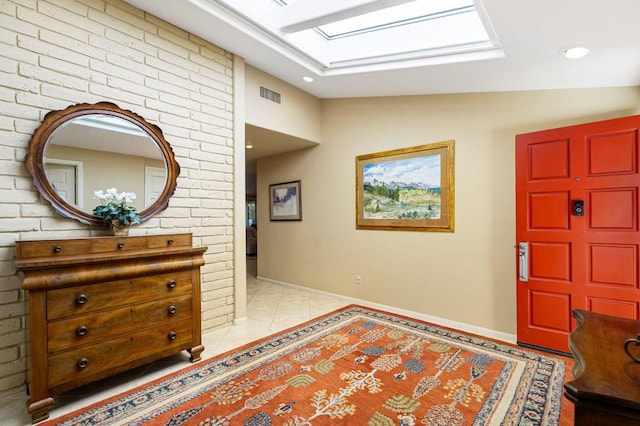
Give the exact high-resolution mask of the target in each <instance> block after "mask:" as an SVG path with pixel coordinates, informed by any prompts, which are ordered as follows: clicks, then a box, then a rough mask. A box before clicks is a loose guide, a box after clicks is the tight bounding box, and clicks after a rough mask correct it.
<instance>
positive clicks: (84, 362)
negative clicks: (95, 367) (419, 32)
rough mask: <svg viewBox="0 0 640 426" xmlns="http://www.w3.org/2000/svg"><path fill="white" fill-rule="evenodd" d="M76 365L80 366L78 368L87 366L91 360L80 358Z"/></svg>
mask: <svg viewBox="0 0 640 426" xmlns="http://www.w3.org/2000/svg"><path fill="white" fill-rule="evenodd" d="M76 365H77V366H78V368H85V367H86V366H87V365H89V360H88V359H86V358H85V357H82V358H78V362H76Z"/></svg>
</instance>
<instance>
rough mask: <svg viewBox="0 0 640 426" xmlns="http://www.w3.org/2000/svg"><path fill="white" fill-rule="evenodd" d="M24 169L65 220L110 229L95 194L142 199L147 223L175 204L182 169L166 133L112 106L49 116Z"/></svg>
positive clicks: (138, 205) (139, 205)
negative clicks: (130, 194)
mask: <svg viewBox="0 0 640 426" xmlns="http://www.w3.org/2000/svg"><path fill="white" fill-rule="evenodd" d="M24 165H25V168H26V169H27V171H28V172H29V174H30V175H31V176H32V177H33V185H34V187H35V188H36V190H37V191H38V193H39V194H40V196H41V197H42V198H43V199H44V200H46V201H48V202H49V203H51V206H52V207H53V208H54V209H55V211H56V212H58V213H59V214H61V215H62V216H65V217H68V218H71V219H75V220H77V221H79V222H82V223H85V224H87V225H96V226H104V222H103V221H102V218H100V217H98V216H94V215H93V213H92V212H93V209H94V208H95V207H96V206H97V205H98V204H99V201H98V200H96V199H95V195H94V192H95V191H97V190H106V189H108V188H116V190H117V191H118V192H133V193H135V194H136V200H135V203H133V204H132V205H133V206H134V207H135V208H136V210H137V211H138V213H139V214H140V219H141V220H142V221H143V222H144V221H146V220H148V219H150V218H151V217H153V216H155V215H156V214H158V213H159V212H161V211H162V210H164V209H166V208H167V206H168V205H169V200H170V199H171V196H172V195H173V193H174V191H175V189H176V185H177V180H178V176H179V175H180V165H179V164H178V163H177V162H176V160H175V156H174V154H173V150H172V149H171V146H170V145H169V142H167V140H166V139H165V138H164V135H163V133H162V130H161V129H160V128H159V127H158V126H156V125H154V124H151V123H149V122H148V121H147V120H145V119H144V118H143V117H142V116H140V115H138V114H136V113H135V112H133V111H129V110H124V109H122V108H120V107H119V106H118V105H116V104H114V103H111V102H98V103H95V104H87V103H82V104H76V105H70V106H68V107H67V108H65V109H62V110H57V111H49V112H48V113H47V114H46V115H45V117H44V120H43V121H42V123H41V124H40V126H38V128H37V129H36V130H35V131H34V132H33V136H32V137H31V141H29V150H28V151H27V154H26V156H25V159H24Z"/></svg>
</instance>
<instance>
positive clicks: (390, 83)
mask: <svg viewBox="0 0 640 426" xmlns="http://www.w3.org/2000/svg"><path fill="white" fill-rule="evenodd" d="M127 1H128V3H131V4H133V5H135V6H137V7H139V8H141V9H143V10H146V11H148V12H149V13H151V14H153V15H155V16H157V17H159V18H162V19H164V20H166V21H168V22H170V23H173V24H174V25H177V26H179V27H181V28H183V29H185V30H187V31H190V32H192V33H193V34H196V35H198V36H200V37H202V38H204V39H206V40H209V41H211V42H212V43H214V44H216V45H218V46H220V47H222V48H224V49H226V50H228V51H230V52H231V53H234V54H237V55H240V56H242V57H244V58H245V60H246V62H247V63H248V64H250V65H252V66H254V67H256V68H259V69H261V70H263V71H265V72H267V73H269V74H271V75H273V76H275V77H278V78H280V79H282V80H284V81H286V82H288V83H290V84H292V85H294V86H296V87H299V88H300V89H302V90H304V91H306V92H308V93H310V94H312V95H315V96H317V97H318V98H341V97H366V96H392V95H416V94H436V93H469V92H493V91H513V90H539V89H558V88H582V87H608V86H636V85H640V25H639V24H638V20H639V19H640V1H639V0H609V1H604V0H483V2H482V3H479V2H476V5H477V6H479V7H480V8H482V7H483V6H484V9H485V10H486V13H487V15H488V17H489V19H490V21H491V24H492V25H493V29H494V31H495V34H496V36H497V39H498V41H499V43H500V45H501V46H502V49H503V52H504V57H501V58H500V57H498V58H494V59H486V60H474V61H471V62H454V63H448V64H442V65H427V66H417V67H413V68H405V69H395V70H380V71H370V72H351V71H350V73H347V74H338V73H333V72H332V70H330V69H329V70H326V69H324V70H323V69H322V68H321V67H319V66H317V65H315V64H314V63H313V61H310V60H309V56H308V55H307V54H305V53H304V52H300V51H299V50H298V49H297V48H294V47H292V46H290V45H286V44H284V43H282V42H281V40H280V39H279V38H278V37H277V34H276V35H274V33H271V32H269V31H268V30H265V28H264V26H263V25H262V24H260V23H258V22H256V21H255V20H253V19H251V18H247V17H242V16H239V15H238V13H237V11H233V12H234V13H231V12H229V10H230V8H229V5H230V4H232V3H234V1H231V0H171V1H158V0H127ZM300 1H302V0H300ZM325 1H327V2H330V0H325ZM342 1H344V2H347V1H350V2H356V3H357V2H358V1H359V2H360V3H363V2H366V1H364V0H342ZM368 1H369V2H371V1H373V0H368ZM330 3H336V1H332V2H330ZM330 3H327V5H329V4H330ZM574 45H582V46H586V47H588V48H589V49H590V53H589V55H588V56H587V57H585V58H582V59H578V60H568V59H566V58H565V57H564V56H562V55H561V51H562V50H563V49H564V48H566V47H569V46H574ZM304 75H311V76H313V77H314V78H315V81H314V82H313V83H305V82H303V81H302V77H303V76H304Z"/></svg>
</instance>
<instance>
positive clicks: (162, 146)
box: [25, 102, 180, 225]
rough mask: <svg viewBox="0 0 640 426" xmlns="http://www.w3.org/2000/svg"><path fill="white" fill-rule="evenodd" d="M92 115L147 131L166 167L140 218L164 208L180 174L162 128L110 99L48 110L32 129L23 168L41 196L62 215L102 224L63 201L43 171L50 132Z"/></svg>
mask: <svg viewBox="0 0 640 426" xmlns="http://www.w3.org/2000/svg"><path fill="white" fill-rule="evenodd" d="M92 114H93V115H99V116H110V117H117V118H120V119H122V120H126V121H127V122H128V123H130V124H133V125H135V126H137V127H138V128H139V129H140V130H142V131H143V132H144V133H146V134H147V135H148V136H149V138H150V139H151V140H152V141H153V142H154V143H155V145H157V148H158V149H159V150H160V153H161V156H162V159H163V160H164V166H165V169H166V182H165V186H164V189H163V190H162V192H161V193H160V194H159V195H158V197H157V199H156V200H155V201H154V202H153V203H151V204H150V205H148V206H146V205H145V207H144V209H142V210H140V211H139V212H138V213H139V214H140V218H141V220H142V221H143V222H144V221H145V220H147V219H149V218H151V217H152V216H154V215H155V214H157V213H158V212H160V211H162V210H164V209H166V208H167V206H168V205H169V199H170V198H171V196H172V195H173V193H174V191H175V189H176V183H177V179H178V175H179V174H180V166H179V165H178V163H177V162H176V161H175V157H174V154H173V150H172V149H171V146H170V145H169V143H168V142H167V141H166V139H165V138H164V135H163V133H162V130H161V129H160V128H159V127H158V126H156V125H154V124H151V123H149V122H147V121H146V120H145V119H144V118H143V117H141V116H139V115H137V114H136V113H134V112H132V111H127V110H123V109H121V108H120V107H118V106H117V105H115V104H113V103H110V102H99V103H96V104H77V105H72V106H69V107H68V108H66V109H64V110H59V111H51V112H49V113H48V114H47V115H46V116H45V118H44V120H43V121H42V123H41V125H40V126H39V127H38V128H37V129H36V130H35V132H34V133H33V136H32V138H31V141H30V142H29V150H28V152H27V155H26V157H25V167H26V169H27V171H28V172H29V174H31V176H32V177H33V184H34V186H35V187H36V189H37V190H38V192H39V193H40V195H41V196H42V198H44V199H45V200H47V201H48V202H49V203H51V205H52V206H53V208H54V209H55V210H56V211H57V212H58V213H59V214H61V215H62V216H65V217H68V218H71V219H75V220H77V221H79V222H82V223H84V224H87V225H103V222H102V219H101V218H100V217H97V216H94V215H92V214H91V212H86V211H83V210H82V209H80V208H78V207H77V206H76V205H73V204H71V203H69V202H67V201H65V200H64V199H63V198H62V197H61V196H60V195H59V194H58V193H57V192H56V190H55V188H54V186H53V185H52V183H51V182H50V180H49V178H48V177H47V174H46V172H45V152H46V148H47V143H48V142H49V141H50V138H51V136H52V135H53V133H54V132H55V131H56V130H57V129H59V128H61V126H64V125H66V124H69V122H70V121H71V120H73V119H77V118H78V117H83V118H89V117H86V116H89V115H92ZM125 124H127V123H125ZM136 130H137V129H136ZM105 180H106V179H105Z"/></svg>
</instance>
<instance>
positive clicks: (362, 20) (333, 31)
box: [279, 0, 486, 39]
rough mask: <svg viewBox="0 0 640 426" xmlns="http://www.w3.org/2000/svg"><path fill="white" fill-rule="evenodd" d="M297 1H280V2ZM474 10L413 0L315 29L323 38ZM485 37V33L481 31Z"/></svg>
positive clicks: (443, 1)
mask: <svg viewBox="0 0 640 426" xmlns="http://www.w3.org/2000/svg"><path fill="white" fill-rule="evenodd" d="M297 1H298V0H280V1H279V2H280V3H281V4H283V5H285V6H286V5H289V4H293V3H296V2H297ZM464 12H475V6H474V4H473V1H472V0H415V1H410V2H409V3H404V4H400V5H397V6H392V7H388V8H385V9H381V10H376V11H374V12H369V13H364V14H362V15H356V16H354V17H352V18H347V19H342V20H339V21H336V22H332V23H330V24H326V25H319V26H317V27H316V28H317V29H318V30H319V31H320V33H321V34H323V35H324V36H325V37H326V38H327V39H334V38H337V37H345V36H351V35H357V34H362V33H365V32H369V31H377V30H383V29H386V28H391V27H394V26H398V25H408V24H412V23H415V22H420V21H424V20H427V19H437V18H443V17H446V16H448V15H451V14H455V13H464ZM485 36H486V34H485Z"/></svg>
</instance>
